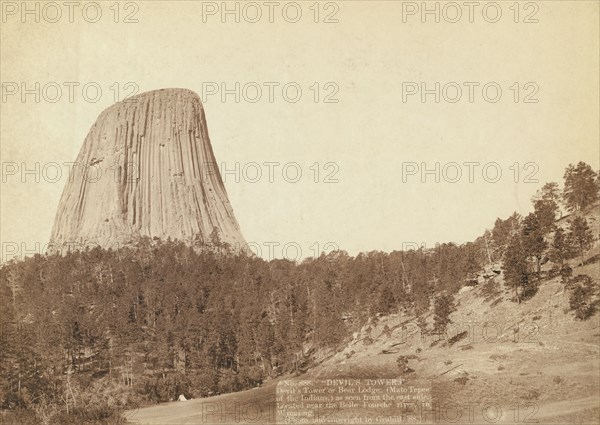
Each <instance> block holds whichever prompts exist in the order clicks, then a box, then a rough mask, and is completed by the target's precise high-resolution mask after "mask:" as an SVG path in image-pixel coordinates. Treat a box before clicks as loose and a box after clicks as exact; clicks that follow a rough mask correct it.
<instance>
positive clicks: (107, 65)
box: [0, 1, 600, 259]
mask: <svg viewBox="0 0 600 425" xmlns="http://www.w3.org/2000/svg"><path fill="white" fill-rule="evenodd" d="M2 3H3V6H2V7H3V16H2V18H3V21H2V23H1V24H0V25H1V30H0V31H1V37H2V38H1V55H2V56H1V59H2V60H1V80H2V84H3V89H2V96H3V97H2V99H1V103H0V107H1V121H0V124H1V140H2V146H1V156H2V164H3V169H2V170H3V171H2V186H1V191H2V192H1V207H0V208H1V235H0V241H1V242H2V244H3V251H6V249H8V248H7V246H9V245H7V244H13V243H16V244H18V245H20V246H21V247H23V248H27V249H31V250H33V249H34V248H35V244H36V243H39V244H40V245H44V244H46V243H47V242H48V239H49V236H50V232H51V229H52V225H53V221H54V215H55V213H56V208H57V205H58V202H59V198H60V195H61V193H62V190H63V187H64V184H65V182H66V179H67V172H68V168H66V166H65V167H63V169H62V172H63V176H62V178H61V179H59V180H58V181H56V182H52V181H50V180H52V179H53V178H54V175H55V174H54V171H53V170H51V168H49V167H48V166H47V167H46V168H45V170H46V171H47V172H46V174H47V175H46V176H44V174H43V173H42V169H43V168H44V166H45V165H46V164H48V163H58V164H64V163H66V162H71V161H74V160H75V157H76V155H77V153H78V151H79V149H80V147H81V145H82V143H83V140H84V138H85V136H86V134H87V132H88V130H89V128H90V127H91V126H92V124H93V123H94V121H95V119H96V117H97V116H98V115H99V114H100V112H101V111H102V110H103V109H105V108H106V107H108V106H110V105H111V104H112V103H114V101H115V99H114V97H115V89H116V87H119V89H120V97H121V98H122V97H123V96H124V94H126V93H129V92H130V91H131V90H127V89H130V88H132V87H133V88H136V87H137V88H138V89H139V92H143V91H148V90H154V89H159V88H169V87H183V88H188V89H191V90H193V91H195V92H196V93H198V94H199V95H201V96H203V97H204V98H205V99H206V101H205V102H204V107H205V111H206V117H207V122H208V129H209V134H210V137H211V142H212V146H213V149H214V152H215V155H216V157H217V161H218V162H221V163H225V165H224V166H226V167H227V168H228V169H230V170H232V169H234V168H235V163H239V164H240V179H239V181H236V178H235V175H233V174H228V175H226V176H223V178H224V180H225V186H226V189H227V191H228V194H229V199H230V201H231V204H232V205H233V208H234V212H235V215H236V217H237V220H238V222H239V224H240V227H241V230H242V233H243V235H244V236H245V238H246V239H247V241H249V242H253V243H255V244H258V245H260V246H262V247H263V251H262V256H263V257H265V258H267V257H268V256H269V253H268V247H267V245H268V244H269V243H270V242H274V243H279V244H280V245H279V247H275V248H274V256H276V257H281V256H282V255H283V254H282V251H281V246H283V245H285V244H288V243H297V244H298V245H299V246H300V247H301V249H302V257H306V256H310V255H312V254H313V252H312V251H311V249H312V250H314V247H315V244H318V246H319V247H320V248H319V249H322V248H323V246H324V245H325V244H327V243H328V242H331V243H334V244H335V245H336V246H338V247H339V248H340V249H344V250H347V251H348V252H349V253H350V254H352V255H355V254H357V253H358V252H361V251H370V250H383V251H392V250H399V249H402V246H403V243H405V244H406V243H419V244H420V243H426V244H427V246H432V245H433V244H434V243H436V242H447V241H454V242H458V243H462V242H466V241H470V240H473V239H474V238H476V237H477V236H479V235H481V234H482V233H483V231H484V230H485V229H486V228H489V227H491V226H492V225H493V222H494V220H495V219H496V217H498V216H500V217H506V216H508V215H510V214H511V213H512V212H513V211H517V212H520V213H521V214H526V213H528V212H529V211H530V198H531V196H532V195H533V194H534V193H535V191H536V190H537V189H538V188H539V187H541V186H542V185H543V184H544V183H545V182H547V181H558V182H560V183H561V184H562V174H563V171H564V168H565V166H566V165H567V164H568V163H570V162H577V161H580V160H583V161H586V162H588V163H589V164H591V165H592V166H593V167H594V169H598V168H599V156H600V152H599V143H598V141H599V83H598V75H599V60H598V52H599V44H598V39H599V32H598V26H599V22H598V15H599V14H598V2H596V1H573V2H558V1H539V2H530V3H533V4H535V5H537V6H538V9H539V10H534V8H533V7H531V8H529V9H527V10H526V9H525V8H524V6H523V5H524V3H521V5H522V8H521V10H520V13H519V16H518V20H519V22H518V23H515V22H514V20H515V13H514V12H515V11H514V10H513V9H509V7H510V6H511V5H512V4H513V3H514V2H513V1H510V2H503V1H501V2H498V4H499V5H500V7H501V10H502V16H501V18H500V19H499V21H498V22H496V23H490V22H487V21H486V20H485V19H484V15H482V12H481V9H475V11H474V15H473V21H474V22H473V23H470V22H469V17H468V9H466V7H465V8H463V10H462V13H463V16H462V18H461V20H460V21H459V22H456V23H450V22H447V21H445V19H444V18H447V19H453V17H454V16H455V12H456V11H455V10H450V9H447V10H445V14H442V15H441V19H440V20H441V22H440V23H435V22H434V17H433V16H425V17H426V18H427V19H428V20H427V22H425V23H422V22H421V15H420V14H419V11H417V14H416V15H409V16H407V18H406V21H407V22H403V19H402V12H403V9H402V8H403V3H402V2H400V1H398V2H394V1H338V2H329V4H326V3H327V2H321V3H320V7H319V12H320V13H319V16H318V20H319V22H318V23H315V22H314V20H315V8H314V6H313V4H314V2H313V1H309V2H303V1H300V2H297V5H298V7H299V8H300V10H301V11H302V16H301V18H300V20H299V21H298V22H296V23H291V22H287V21H286V19H284V18H287V19H288V20H293V18H294V15H295V12H296V9H294V8H295V7H296V6H294V5H293V4H292V5H289V4H290V2H280V3H279V5H278V6H277V7H276V8H275V9H274V14H273V21H274V22H272V23H271V22H269V16H268V15H269V9H268V6H265V5H264V4H263V2H258V3H255V4H257V5H259V7H260V8H261V12H262V17H261V19H260V20H259V22H257V23H251V22H246V21H245V18H246V19H247V20H252V19H253V18H254V16H255V13H256V10H255V9H251V8H247V9H242V6H243V5H242V6H239V7H240V8H241V9H240V10H241V12H244V11H245V14H243V13H242V14H241V15H240V23H236V22H235V16H233V15H231V16H230V15H226V16H224V18H226V22H225V23H223V22H221V14H220V13H219V11H216V14H215V15H206V14H205V15H203V14H202V11H203V7H204V8H205V10H206V11H211V10H214V9H211V8H213V6H214V7H216V8H221V2H216V3H212V2H204V6H203V4H202V2H199V1H198V2H194V1H139V2H130V3H131V4H132V5H134V6H132V5H129V6H127V9H126V8H125V5H126V2H121V3H120V6H121V7H120V10H119V12H120V13H119V21H122V20H123V19H124V18H125V16H127V15H129V14H130V13H133V18H134V19H137V20H138V21H139V22H137V23H123V22H119V23H115V22H114V18H115V16H114V13H115V10H114V9H110V8H109V7H110V5H112V4H114V2H112V1H111V2H106V3H104V2H100V4H101V6H102V16H101V18H100V19H99V21H98V22H96V23H90V22H86V20H85V19H84V16H83V15H82V11H81V8H77V9H75V11H74V16H73V20H74V21H75V22H73V23H70V22H69V16H68V12H69V11H68V9H67V8H66V7H64V8H63V9H62V18H61V19H60V21H59V22H57V23H50V22H47V21H48V20H53V19H54V16H55V13H56V11H55V10H51V9H45V10H42V9H40V22H39V23H36V22H35V21H34V20H35V16H34V15H31V16H29V15H26V16H25V18H27V22H26V23H22V22H21V20H22V17H21V14H20V12H21V11H20V10H17V11H16V12H15V14H14V15H13V14H12V12H13V11H14V9H12V8H13V7H17V8H20V7H21V2H2ZM6 3H11V4H14V6H8V9H7V6H6ZM34 3H35V2H31V3H29V4H30V5H31V6H30V7H31V8H33V7H34V6H33V4H34ZM485 3H486V2H482V5H483V4H485ZM58 4H59V5H60V4H62V2H58ZM227 4H228V5H229V7H231V8H232V9H233V8H234V7H235V2H228V3H227ZM407 4H408V3H406V2H405V4H404V8H405V11H407V10H409V9H406V8H407V7H410V6H407ZM411 4H413V3H411ZM428 4H429V5H430V7H432V8H433V7H435V2H428ZM457 4H459V5H462V4H463V3H462V2H458V3H457ZM284 5H285V6H286V7H287V9H286V13H287V14H286V15H285V16H284V15H283V12H282V9H283V6H284ZM414 5H416V6H417V7H420V5H421V2H416V3H414ZM40 7H41V6H40ZM136 7H137V10H136V9H135V8H136ZM311 7H312V9H311ZM336 8H337V10H336ZM442 12H444V11H443V10H442ZM87 13H88V15H86V17H88V18H89V17H91V18H90V19H92V18H93V17H94V11H93V10H91V11H90V10H87ZM486 13H487V15H485V17H487V18H488V19H493V18H494V14H495V11H494V10H491V9H490V10H487V12H486ZM330 14H333V19H337V20H338V22H337V23H335V22H333V23H324V22H322V21H323V20H324V19H325V18H326V16H328V15H330ZM531 14H533V15H531ZM528 15H530V16H532V17H530V19H537V20H538V21H539V22H537V23H524V22H522V21H523V20H524V19H525V18H526V17H527V16H528ZM203 16H204V19H203ZM330 19H331V18H330ZM203 20H204V21H205V22H203ZM36 82H39V83H40V95H41V99H40V102H39V103H36V102H35V99H34V95H27V96H26V98H25V102H23V101H22V99H21V96H20V94H21V93H20V92H19V93H16V94H14V95H13V94H11V93H12V90H14V89H15V87H17V88H18V90H19V91H20V90H21V88H22V87H21V83H26V87H27V88H30V89H35V83H36ZM69 82H73V83H79V86H78V88H75V92H74V93H75V94H74V99H73V102H71V101H70V99H69V92H68V88H67V86H65V85H64V84H65V83H69ZM236 82H239V84H240V91H239V94H240V96H241V99H240V102H239V103H236V102H235V98H234V97H235V95H234V94H230V95H227V97H226V98H225V101H224V102H223V101H222V99H221V98H220V92H219V93H218V94H216V95H210V92H209V91H208V89H210V88H214V87H217V88H218V89H219V90H220V86H221V84H222V83H224V84H226V86H227V88H229V89H233V90H234V91H235V83H236ZM436 82H439V83H440V95H441V96H442V97H441V99H440V103H436V102H435V101H434V94H431V95H428V96H427V97H426V98H425V102H424V103H423V102H422V101H421V98H420V95H419V94H417V95H413V96H408V97H407V99H406V102H403V83H405V84H404V87H405V90H406V89H407V88H414V87H416V88H417V89H420V85H421V83H425V84H426V87H427V88H429V89H434V88H435V83H436ZM87 83H95V84H96V85H97V86H99V87H100V88H101V89H102V94H101V96H100V97H99V100H98V101H97V102H96V103H92V102H88V101H86V100H85V98H84V97H83V95H82V92H81V86H83V85H84V84H87ZM115 83H116V85H115ZM127 83H132V84H131V85H129V86H126V84H127ZM249 83H250V84H249ZM265 83H266V84H267V85H266V84H265ZM269 83H271V84H272V86H273V87H274V92H273V96H274V98H273V102H272V103H271V102H269V91H268V84H269ZM288 83H292V84H290V85H289V86H288V89H289V90H288V91H287V95H288V96H295V95H296V94H295V89H294V87H300V88H301V90H302V95H301V97H300V100H299V101H298V102H296V103H292V102H289V101H286V100H285V99H284V94H283V93H282V87H283V86H284V85H286V84H288ZM315 83H316V85H315ZM328 83H330V84H329V85H327V84H328ZM407 83H408V84H407ZM411 83H416V84H411ZM448 83H453V84H450V85H447V84H448ZM464 83H474V84H475V83H476V84H477V85H473V86H472V87H473V90H474V91H473V94H474V101H473V103H470V102H469V99H468V97H469V89H468V86H467V85H465V84H464ZM488 83H491V84H489V85H488V91H487V92H486V93H487V95H489V96H490V97H494V96H495V95H496V94H495V89H494V87H498V86H499V87H500V88H501V89H502V94H501V96H500V99H499V100H498V102H497V103H490V102H486V101H485V100H484V98H483V95H482V87H483V86H484V85H485V84H488ZM515 83H517V84H516V85H515ZM528 83H529V84H528ZM48 84H49V85H48ZM248 84H249V85H248ZM257 85H258V86H260V87H262V96H261V97H260V98H259V99H258V101H256V102H255V103H252V102H250V100H252V98H254V97H256V92H255V88H256V86H257ZM44 86H46V90H45V92H44V90H42V87H44ZM56 86H62V95H61V96H59V97H58V100H57V101H56V102H55V103H51V102H50V101H49V100H52V98H54V97H56V92H55V91H54V88H55V87H56ZM244 86H245V87H246V90H245V91H242V88H243V87H244ZM444 86H446V89H445V90H444V89H443V87H444ZM457 86H458V87H461V88H462V98H461V99H460V100H459V101H458V102H456V103H451V102H448V101H446V100H444V97H443V95H444V94H445V95H446V97H447V98H453V97H454V96H455V93H456V87H457ZM111 87H112V88H111ZM290 87H291V88H290ZM317 87H318V89H319V90H318V93H319V99H318V100H319V101H318V102H317V103H315V101H314V96H315V94H316V91H317V90H316V89H317ZM490 87H491V88H490ZM511 87H512V89H511ZM517 87H518V95H519V98H518V100H519V102H517V103H515V102H514V96H515V95H516V89H517ZM336 88H337V92H336V93H335V94H333V92H334V91H336ZM44 95H45V96H44ZM88 95H89V96H90V97H92V98H93V97H94V96H95V93H94V89H93V88H91V89H90V90H89V91H88ZM244 95H245V96H244ZM327 95H331V97H330V99H337V100H338V102H337V103H324V102H323V100H324V98H325V97H326V96H327ZM528 95H529V99H530V100H533V99H537V100H538V102H537V103H524V102H523V100H524V99H525V97H526V96H528ZM265 162H277V163H279V164H281V165H279V166H276V167H275V168H274V170H275V174H274V176H273V177H274V182H270V181H269V175H268V174H269V168H268V167H267V166H266V165H264V163H265ZM436 162H439V163H440V170H441V169H443V167H444V165H445V164H447V163H450V162H455V163H458V164H461V168H462V173H463V174H462V178H461V179H460V180H459V181H458V182H456V183H451V182H449V181H444V179H443V176H440V177H441V181H440V182H439V183H436V182H434V181H433V180H434V176H433V175H429V176H427V177H428V180H427V181H426V182H421V181H420V180H421V179H420V175H419V174H418V173H417V174H416V175H410V176H406V178H405V179H404V180H405V181H403V174H402V170H403V163H416V164H418V166H419V168H420V167H421V163H425V164H426V166H427V167H428V168H429V169H434V166H435V163H436ZM466 162H478V163H480V164H481V165H479V166H477V167H475V168H474V170H475V173H474V176H473V177H474V181H473V182H469V177H468V172H469V169H468V168H467V166H464V165H462V164H464V163H466ZM13 163H14V164H16V167H18V170H17V171H16V174H13V172H14V171H15V168H14V167H15V165H11V164H13ZM36 163H39V164H40V173H39V174H40V182H39V183H37V182H35V175H34V174H26V175H24V176H23V175H22V174H21V170H22V168H23V165H25V166H26V167H28V168H29V169H35V164H36ZM251 163H258V164H260V165H261V169H262V173H263V174H262V178H260V180H259V181H258V182H251V181H248V179H244V178H243V175H242V171H243V170H246V172H247V176H248V177H249V178H254V176H255V167H254V166H253V165H247V164H251ZM288 163H297V164H298V165H299V166H300V168H301V170H302V177H301V178H300V180H299V181H298V182H297V183H291V182H289V181H286V179H285V178H284V176H283V175H282V168H283V165H285V164H288ZM315 163H318V168H319V169H320V172H319V175H318V176H317V175H315V166H314V164H315ZM326 163H333V165H331V164H330V165H328V166H327V168H326V167H325V164H326ZM490 163H496V164H498V166H499V167H500V169H501V171H502V176H501V178H500V180H499V181H498V182H496V183H491V182H488V181H486V180H485V179H484V178H483V176H482V172H481V170H482V168H483V165H485V164H490ZM515 163H518V167H519V168H520V173H519V175H518V176H517V177H518V182H515V181H514V180H515V174H514V169H515V167H514V166H513V164H515ZM528 163H533V164H534V165H531V164H530V165H529V166H528V168H527V169H524V166H525V164H528ZM244 166H246V168H244ZM511 166H513V168H512V169H511V168H510V167H511ZM252 167H254V168H252ZM311 167H312V168H311ZM404 167H405V168H406V167H407V166H406V165H404ZM408 167H411V165H409V166H408ZM446 171H447V176H448V178H449V179H452V178H454V176H455V169H450V168H448V167H446ZM50 172H51V173H50ZM332 172H333V173H334V176H333V178H335V179H337V180H338V182H337V183H324V182H323V180H324V179H325V177H326V176H327V175H329V174H330V173H332ZM532 173H533V176H531V179H537V180H538V181H539V182H538V183H527V182H526V178H527V176H528V175H530V174H532ZM494 174H495V172H494V169H493V168H490V167H488V177H490V178H493V177H494ZM294 175H295V172H294V169H293V168H290V167H289V166H288V174H287V177H288V180H289V178H293V177H294ZM44 177H46V179H44ZM315 178H316V179H317V180H318V182H315ZM22 180H25V182H23V181H22ZM99 207H101V206H99ZM22 244H24V245H22ZM10 246H13V245H10ZM330 246H331V245H330ZM311 247H313V248H311ZM10 249H12V248H10ZM4 255H5V252H3V259H4ZM289 256H291V257H294V256H295V254H294V251H293V250H290V251H289V252H288V257H289Z"/></svg>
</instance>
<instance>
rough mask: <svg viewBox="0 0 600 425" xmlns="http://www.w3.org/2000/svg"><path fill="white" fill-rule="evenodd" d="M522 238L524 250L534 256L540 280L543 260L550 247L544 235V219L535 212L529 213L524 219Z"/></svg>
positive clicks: (528, 255)
mask: <svg viewBox="0 0 600 425" xmlns="http://www.w3.org/2000/svg"><path fill="white" fill-rule="evenodd" d="M521 240H522V244H523V250H524V252H525V254H526V255H527V257H532V258H534V259H535V262H536V265H537V267H536V271H537V277H538V281H539V280H540V273H541V267H542V265H541V261H542V257H543V255H544V251H545V250H546V248H547V247H548V244H547V243H546V239H545V237H544V227H543V225H542V221H541V220H540V218H539V217H538V216H537V214H535V213H531V214H529V215H528V216H527V217H525V219H524V220H523V228H522V230H521Z"/></svg>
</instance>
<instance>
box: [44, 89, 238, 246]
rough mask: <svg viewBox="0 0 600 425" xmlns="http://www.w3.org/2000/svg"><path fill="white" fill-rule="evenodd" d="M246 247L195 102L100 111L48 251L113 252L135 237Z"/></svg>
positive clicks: (160, 101) (187, 94) (186, 98)
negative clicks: (90, 249)
mask: <svg viewBox="0 0 600 425" xmlns="http://www.w3.org/2000/svg"><path fill="white" fill-rule="evenodd" d="M215 229H216V230H217V231H218V234H219V237H220V239H221V241H223V242H227V243H229V244H230V245H231V246H232V247H233V248H236V247H243V246H244V245H245V240H244V237H243V236H242V234H241V232H240V228H239V225H238V223H237V221H236V219H235V217H234V215H233V210H232V208H231V204H230V203H229V199H228V197H227V192H226V191H225V186H224V185H223V180H222V179H221V175H220V173H219V167H218V166H217V163H216V160H215V156H214V154H213V151H212V147H211V144H210V139H209V137H208V129H207V126H206V119H205V116H204V109H203V107H202V103H201V102H200V98H199V97H198V95H197V94H196V93H194V92H192V91H190V90H185V89H163V90H156V91H151V92H146V93H142V94H139V95H137V96H134V97H131V98H129V99H126V100H124V101H122V102H119V103H117V104H115V105H113V106H111V107H109V108H108V109H106V110H105V111H103V112H102V113H101V114H100V116H99V117H98V119H97V120H96V122H95V123H94V125H93V126H92V128H91V129H90V131H89V133H88V135H87V137H86V138H85V141H84V143H83V146H82V148H81V151H80V152H79V155H78V156H77V160H76V166H75V168H74V172H73V177H72V178H70V179H69V181H68V182H67V184H66V186H65V188H64V191H63V194H62V197H61V200H60V203H59V206H58V211H57V213H56V218H55V221H54V227H53V229H52V235H51V239H50V246H51V249H50V251H53V250H58V249H60V250H63V249H64V248H67V249H78V248H79V247H82V246H97V245H98V246H100V247H103V248H116V247H120V246H124V245H128V244H131V243H132V242H134V241H136V240H137V239H139V238H140V237H143V236H148V237H150V238H153V239H154V238H159V239H163V240H166V239H167V238H169V237H170V238H171V239H173V240H174V239H177V240H181V241H183V242H184V243H186V244H188V245H192V244H198V243H208V242H210V240H211V234H212V233H213V232H214V231H215Z"/></svg>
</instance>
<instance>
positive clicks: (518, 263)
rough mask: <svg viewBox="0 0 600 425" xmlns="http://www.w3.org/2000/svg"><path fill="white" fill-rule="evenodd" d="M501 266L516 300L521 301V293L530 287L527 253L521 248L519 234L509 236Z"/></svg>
mask: <svg viewBox="0 0 600 425" xmlns="http://www.w3.org/2000/svg"><path fill="white" fill-rule="evenodd" d="M502 268H503V270H504V276H505V279H506V282H507V283H508V284H509V285H511V286H512V287H513V288H514V290H515V296H516V298H517V302H518V303H521V295H522V294H523V293H524V292H527V289H528V288H530V287H531V278H530V275H529V265H528V264H527V254H526V252H525V249H524V248H523V243H522V241H521V235H519V234H516V235H514V236H513V237H512V238H511V240H510V242H509V244H508V247H507V248H506V252H505V253H504V261H503V265H502ZM519 289H520V290H521V294H519Z"/></svg>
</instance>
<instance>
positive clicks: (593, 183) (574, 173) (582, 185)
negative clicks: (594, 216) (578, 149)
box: [563, 161, 598, 211]
mask: <svg viewBox="0 0 600 425" xmlns="http://www.w3.org/2000/svg"><path fill="white" fill-rule="evenodd" d="M564 179H565V188H564V190H563V200H564V202H565V205H566V207H567V209H568V210H569V211H578V210H581V209H583V208H585V207H587V206H588V205H591V204H593V203H594V202H596V201H597V200H598V184H597V179H598V174H597V173H596V172H595V171H594V170H593V169H592V167H590V166H589V165H588V164H586V163H585V162H582V161H580V162H579V163H578V164H577V165H576V166H575V165H573V164H569V166H568V167H567V168H566V169H565V174H564Z"/></svg>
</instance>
